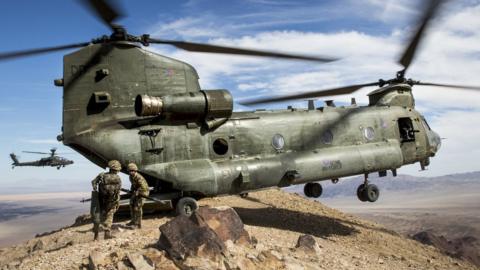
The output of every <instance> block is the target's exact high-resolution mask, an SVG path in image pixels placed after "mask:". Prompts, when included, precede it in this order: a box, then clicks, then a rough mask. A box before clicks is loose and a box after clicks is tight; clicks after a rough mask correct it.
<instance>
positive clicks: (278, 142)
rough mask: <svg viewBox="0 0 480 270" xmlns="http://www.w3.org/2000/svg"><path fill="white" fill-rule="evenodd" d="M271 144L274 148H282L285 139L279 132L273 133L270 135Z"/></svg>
mask: <svg viewBox="0 0 480 270" xmlns="http://www.w3.org/2000/svg"><path fill="white" fill-rule="evenodd" d="M272 146H273V148H275V150H282V149H283V147H284V146H285V139H284V138H283V136H282V135H280V134H275V135H273V137H272Z"/></svg>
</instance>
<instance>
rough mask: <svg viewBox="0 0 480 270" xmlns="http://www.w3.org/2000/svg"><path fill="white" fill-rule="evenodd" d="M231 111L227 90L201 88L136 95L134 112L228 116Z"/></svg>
mask: <svg viewBox="0 0 480 270" xmlns="http://www.w3.org/2000/svg"><path fill="white" fill-rule="evenodd" d="M232 111H233V97H232V95H231V94H230V92H229V91H227V90H223V89H222V90H201V91H199V92H189V93H182V94H174V95H168V96H163V97H154V96H148V95H138V96H137V97H136V98H135V113H136V114H137V115H138V116H156V115H162V114H171V115H182V116H192V117H195V118H197V117H198V118H204V119H216V118H229V117H230V116H231V115H232Z"/></svg>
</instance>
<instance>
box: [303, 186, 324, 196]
mask: <svg viewBox="0 0 480 270" xmlns="http://www.w3.org/2000/svg"><path fill="white" fill-rule="evenodd" d="M303 192H304V193H305V196H307V197H310V198H312V197H313V198H318V197H320V196H321V195H322V192H323V188H322V186H321V185H320V184H319V183H307V184H306V185H305V186H304V187H303Z"/></svg>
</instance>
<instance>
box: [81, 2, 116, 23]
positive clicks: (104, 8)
mask: <svg viewBox="0 0 480 270" xmlns="http://www.w3.org/2000/svg"><path fill="white" fill-rule="evenodd" d="M81 3H83V5H85V6H87V7H88V8H89V9H90V10H93V11H94V13H95V14H96V15H97V17H99V18H100V19H101V20H102V21H103V22H104V23H105V24H106V25H107V26H108V27H110V28H111V29H112V30H114V23H113V22H114V21H115V20H117V19H119V18H120V17H122V16H123V14H122V12H120V11H119V10H120V9H119V8H118V6H115V5H113V4H112V2H111V1H108V0H82V1H81Z"/></svg>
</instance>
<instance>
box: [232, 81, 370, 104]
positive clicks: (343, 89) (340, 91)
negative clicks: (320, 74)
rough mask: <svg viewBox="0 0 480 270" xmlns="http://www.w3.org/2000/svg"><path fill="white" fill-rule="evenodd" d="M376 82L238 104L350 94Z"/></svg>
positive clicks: (252, 100) (248, 100) (251, 100)
mask: <svg viewBox="0 0 480 270" xmlns="http://www.w3.org/2000/svg"><path fill="white" fill-rule="evenodd" d="M378 84H379V83H378V82H374V83H365V84H355V85H350V86H344V87H338V88H332V89H326V90H320V91H312V92H307V93H301V94H295V95H288V96H279V97H272V98H269V97H266V98H259V99H247V100H245V101H240V102H239V104H241V105H254V104H263V103H272V102H280V101H286V100H294V99H308V98H318V97H327V96H337V95H345V94H350V93H353V92H355V91H357V90H358V89H360V88H363V87H366V86H375V85H378Z"/></svg>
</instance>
